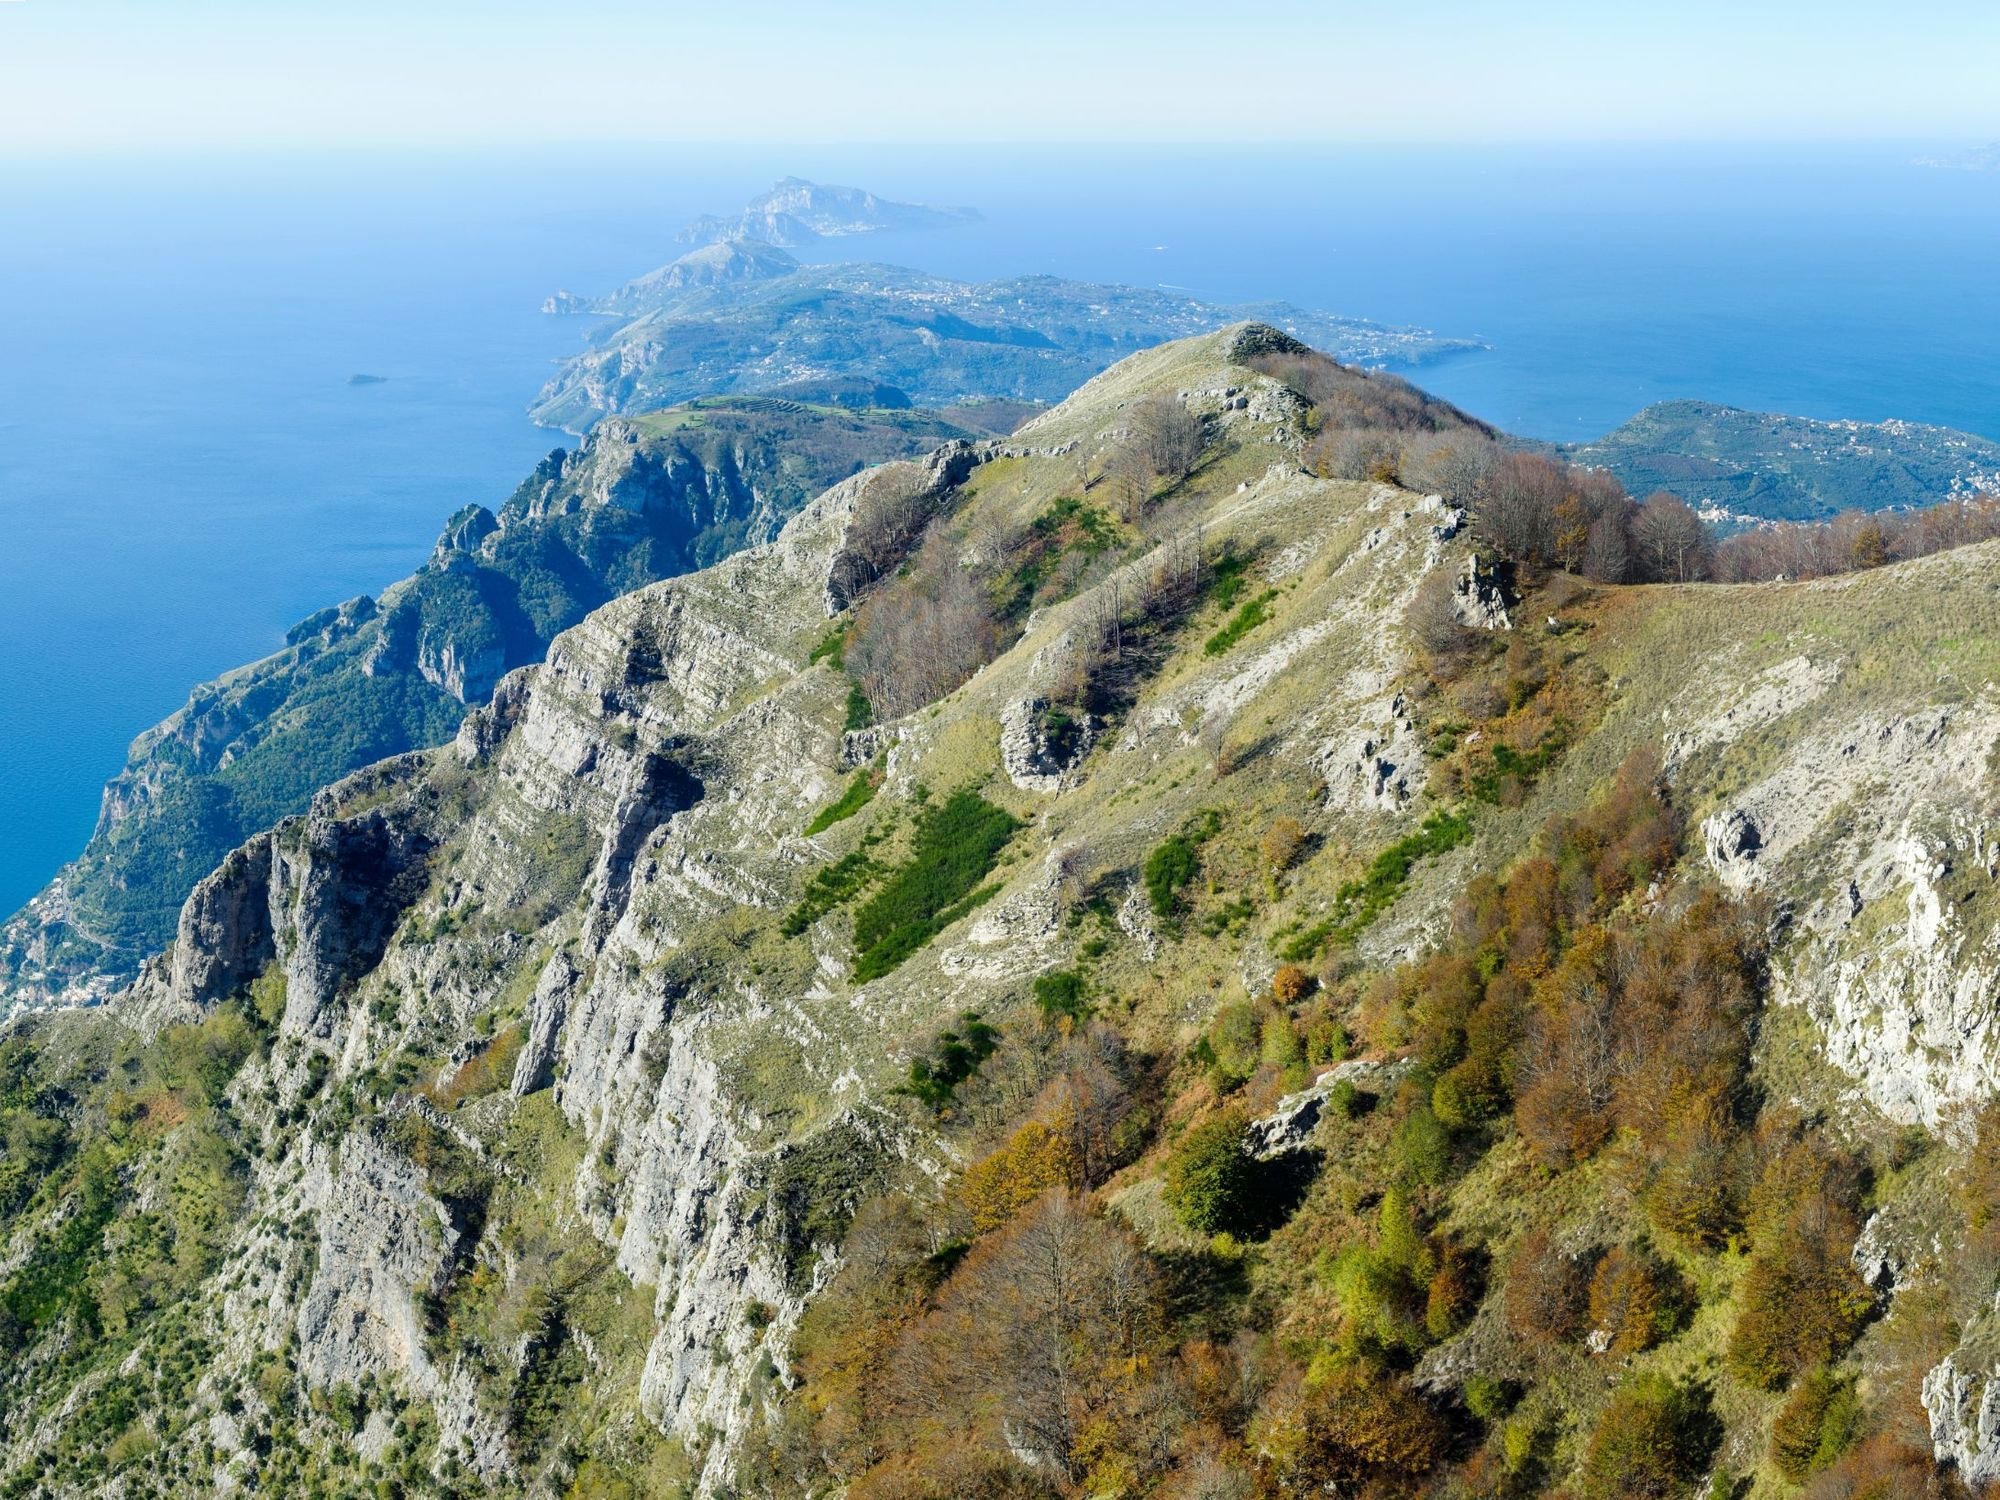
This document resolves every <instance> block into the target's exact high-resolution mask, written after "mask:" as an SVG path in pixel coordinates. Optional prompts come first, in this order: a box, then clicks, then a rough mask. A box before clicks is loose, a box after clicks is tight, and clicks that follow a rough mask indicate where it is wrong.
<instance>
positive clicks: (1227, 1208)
mask: <svg viewBox="0 0 2000 1500" xmlns="http://www.w3.org/2000/svg"><path fill="white" fill-rule="evenodd" d="M1244 1128H1245V1122H1244V1117H1243V1113H1242V1111H1240V1110H1234V1109H1232V1110H1227V1111H1225V1112H1223V1113H1222V1114H1219V1115H1215V1116H1213V1117H1212V1118H1210V1119H1207V1120H1204V1121H1202V1122H1201V1123H1200V1124H1198V1125H1192V1126H1190V1127H1188V1129H1187V1130H1186V1131H1185V1132H1184V1133H1183V1134H1182V1136H1181V1138H1180V1139H1179V1140H1178V1141H1176V1142H1174V1146H1173V1149H1172V1150H1171V1151H1170V1152H1168V1153H1167V1166H1166V1189H1165V1193H1164V1196H1165V1198H1166V1202H1167V1207H1169V1208H1171V1209H1172V1210H1173V1211H1174V1213H1175V1214H1176V1215H1177V1216H1178V1217H1179V1219H1180V1221H1181V1222H1182V1223H1183V1224H1185V1225H1187V1226H1188V1228H1190V1229H1193V1230H1197V1231H1199V1232H1200V1233H1202V1234H1220V1233H1223V1232H1225V1231H1228V1232H1234V1231H1235V1230H1237V1229H1238V1228H1240V1227H1244V1226H1246V1225H1248V1224H1249V1223H1250V1221H1251V1220H1252V1219H1253V1218H1254V1217H1255V1214H1254V1199H1255V1196H1256V1178H1257V1173H1256V1164H1255V1162H1253V1161H1252V1160H1251V1158H1250V1156H1249V1154H1248V1153H1247V1152H1245V1151H1244V1149H1243V1131H1244Z"/></svg>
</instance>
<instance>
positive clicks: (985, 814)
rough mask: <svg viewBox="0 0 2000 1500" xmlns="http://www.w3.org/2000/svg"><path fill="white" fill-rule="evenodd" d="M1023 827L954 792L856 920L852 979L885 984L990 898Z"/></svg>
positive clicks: (928, 817) (975, 797) (973, 795)
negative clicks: (993, 875)
mask: <svg viewBox="0 0 2000 1500" xmlns="http://www.w3.org/2000/svg"><path fill="white" fill-rule="evenodd" d="M1020 827H1021V823H1020V821H1019V820H1018V819H1017V818H1015V817H1014V816H1013V814H1011V813H1009V812H1007V811H1006V810H1005V809H1004V808H998V807H995V806H994V805H993V804H992V803H990V802H988V801H987V800H986V799H985V798H984V797H981V796H980V795H979V794H978V793H977V792H973V791H970V790H965V791H958V792H954V793H953V794H952V795H951V796H950V797H949V798H948V799H947V800H946V801H944V802H943V803H942V804H940V805H939V806H937V807H934V808H932V809H930V810H929V811H928V812H926V813H925V814H924V816H923V819H922V821H921V822H919V823H918V824H917V837H916V847H915V848H914V849H913V850H912V851H911V854H910V859H909V862H908V863H907V864H905V865H903V866H902V867H901V868H900V869H898V870H897V871H896V872H895V873H894V874H893V875H891V876H890V877H889V878H888V880H887V881H886V882H885V883H884V884H883V886H882V888H881V890H879V891H877V892H876V893H875V895H874V896H873V897H871V898H870V899H869V901H868V903H867V904H866V905H865V906H863V907H862V908H861V909H860V911H858V912H856V913H855V917H854V978H855V979H856V981H857V982H866V981H867V980H870V979H879V978H880V977H881V976H882V975H884V974H887V973H888V972H890V970H892V969H894V968H895V967H896V966H897V965H898V964H900V963H902V961H903V960H904V959H906V958H908V957H909V956H910V955H911V954H912V953H915V952H916V951H917V950H918V949H919V948H921V947H923V945H924V944H925V943H928V942H929V941H930V940H931V939H932V938H933V937H935V936H936V935H937V934H938V933H940V932H942V931H943V930H944V929H945V928H946V927H948V926H950V925H951V924H952V923H953V922H955V921H957V920H958V919H959V918H960V917H962V916H964V915H965V913H966V912H968V911H970V910H972V908H973V907H974V906H976V905H978V904H979V903H980V902H981V901H984V900H985V899H987V898H988V897H989V896H991V895H992V894H993V892H994V890H995V889H996V888H994V887H987V888H983V889H982V888H981V886H980V882H981V881H982V880H984V879H985V878H986V876H987V874H988V872H989V871H991V870H992V868H993V864H994V861H995V860H997V859H998V858H999V857H1000V851H1001V850H1002V849H1004V848H1005V847H1006V846H1007V841H1008V840H1009V839H1011V838H1012V837H1013V836H1014V834H1015V832H1016V830H1018V829H1019V828H1020Z"/></svg>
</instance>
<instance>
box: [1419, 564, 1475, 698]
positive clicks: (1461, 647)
mask: <svg viewBox="0 0 2000 1500" xmlns="http://www.w3.org/2000/svg"><path fill="white" fill-rule="evenodd" d="M1403 628H1404V629H1406V630H1408V631H1409V633H1410V640H1411V641H1412V642H1413V643H1414V644H1415V646H1416V648H1417V649H1418V650H1419V651H1421V652H1422V653H1423V654H1424V655H1425V656H1426V657H1427V658H1429V660H1430V663H1431V665H1432V668H1433V669H1434V670H1435V671H1437V672H1439V673H1440V674H1441V675H1446V676H1448V675H1450V673H1451V672H1452V670H1453V669H1454V668H1455V667H1456V666H1457V665H1458V664H1460V663H1461V662H1463V661H1464V659H1465V657H1466V656H1467V655H1468V654H1469V653H1470V652H1471V650H1472V646H1473V641H1474V639H1475V637H1474V634H1473V632H1472V631H1471V630H1470V629H1469V628H1467V626H1466V624H1465V622H1464V621H1463V620H1461V619H1459V617H1458V603H1457V600H1456V598H1455V597H1454V594H1453V590H1452V577H1451V574H1450V572H1449V571H1448V570H1447V569H1445V568H1442V567H1439V568H1433V569H1431V571H1430V572H1429V573H1427V574H1425V575H1424V578H1423V581H1422V582H1420V583H1419V584H1418V585H1417V591H1416V593H1415V594H1413V595H1412V596H1411V598H1410V603H1409V607H1408V608H1407V609H1405V610H1404V611H1403Z"/></svg>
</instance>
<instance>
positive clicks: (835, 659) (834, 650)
mask: <svg viewBox="0 0 2000 1500" xmlns="http://www.w3.org/2000/svg"><path fill="white" fill-rule="evenodd" d="M847 629H848V628H847V626H845V625H836V626H834V627H833V629H832V630H830V631H828V632H827V636H826V639H825V640H823V641H821V642H820V643H819V644H818V645H817V646H815V647H813V649H812V655H811V656H809V657H807V658H806V662H807V664H808V665H809V666H817V665H819V663H821V662H825V663H826V664H827V665H828V666H829V667H832V668H833V670H834V671H836V672H845V671H846V670H847Z"/></svg>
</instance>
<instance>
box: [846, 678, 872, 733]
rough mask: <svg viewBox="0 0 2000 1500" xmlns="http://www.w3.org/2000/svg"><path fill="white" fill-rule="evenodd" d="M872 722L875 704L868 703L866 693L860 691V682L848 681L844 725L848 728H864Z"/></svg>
mask: <svg viewBox="0 0 2000 1500" xmlns="http://www.w3.org/2000/svg"><path fill="white" fill-rule="evenodd" d="M874 722H875V705H874V704H872V703H870V702H869V701H868V695H867V694H866V693H864V692H862V691H861V684H860V683H858V682H850V683H848V684H847V719H846V725H845V727H846V728H848V729H866V728H867V727H868V726H869V725H870V724H873V723H874Z"/></svg>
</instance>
